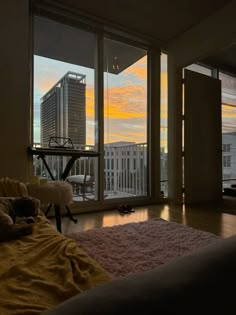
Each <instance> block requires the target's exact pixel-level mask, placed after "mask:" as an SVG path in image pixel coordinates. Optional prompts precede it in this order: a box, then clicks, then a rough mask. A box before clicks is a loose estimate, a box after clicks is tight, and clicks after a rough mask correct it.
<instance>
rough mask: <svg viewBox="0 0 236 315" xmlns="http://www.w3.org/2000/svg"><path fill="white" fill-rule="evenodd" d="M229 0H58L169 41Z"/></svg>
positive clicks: (137, 32) (147, 34)
mask: <svg viewBox="0 0 236 315" xmlns="http://www.w3.org/2000/svg"><path fill="white" fill-rule="evenodd" d="M230 1H231V0H198V1H190V0H178V1H176V0H164V1H163V0H146V1H143V0H142V1H140V0H99V1H97V0H84V1H79V0H57V1H56V2H57V3H58V4H64V5H66V6H70V7H71V8H73V9H75V10H79V11H81V12H83V13H84V14H87V15H90V16H93V17H95V18H98V19H101V20H103V21H106V22H107V24H115V25H116V26H120V27H121V28H124V29H125V30H127V29H129V30H132V31H133V32H134V33H136V34H142V35H143V36H147V37H149V38H153V39H155V40H156V41H161V42H163V43H168V42H169V41H171V40H173V39H174V38H175V37H177V36H179V35H180V34H182V33H183V32H185V31H187V30H188V29H190V28H191V27H193V26H194V25H196V24H198V23H199V22H201V21H202V20H204V19H205V18H207V17H208V16H210V15H212V14H213V13H214V12H216V11H217V10H219V9H221V8H223V7H224V6H225V5H226V4H227V3H229V2H230Z"/></svg>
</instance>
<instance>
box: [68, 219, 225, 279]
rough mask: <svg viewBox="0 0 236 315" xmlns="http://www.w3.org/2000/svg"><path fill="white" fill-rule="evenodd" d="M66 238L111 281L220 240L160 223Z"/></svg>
mask: <svg viewBox="0 0 236 315" xmlns="http://www.w3.org/2000/svg"><path fill="white" fill-rule="evenodd" d="M68 236H70V237H72V238H74V239H75V240H76V242H77V243H78V246H80V247H82V248H83V249H84V250H85V251H86V252H87V253H88V254H89V255H90V256H91V257H93V258H94V259H95V260H97V261H98V262H99V263H100V265H101V266H103V267H104V268H105V269H106V270H107V271H108V272H109V273H110V274H111V275H112V276H113V278H119V277H122V276H125V275H127V274H132V273H137V272H141V271H146V270H150V269H152V268H154V267H156V266H159V265H162V264H164V263H166V262H168V261H170V260H171V259H173V258H176V257H179V256H183V255H187V254H189V253H190V252H192V251H194V250H196V249H198V248H200V247H203V246H207V245H208V244H210V243H212V242H215V241H217V240H219V239H220V237H218V236H216V235H214V234H211V233H208V232H204V231H200V230H196V229H193V228H191V227H188V226H186V225H182V224H178V223H174V222H167V221H165V220H162V219H153V220H148V221H144V222H138V223H128V224H124V225H116V226H112V227H103V228H96V229H92V230H87V231H84V232H76V233H72V234H69V235H68Z"/></svg>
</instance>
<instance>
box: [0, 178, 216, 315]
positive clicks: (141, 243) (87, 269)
mask: <svg viewBox="0 0 236 315" xmlns="http://www.w3.org/2000/svg"><path fill="white" fill-rule="evenodd" d="M24 195H27V189H26V187H25V185H24V184H22V183H19V182H17V181H9V180H4V181H1V180H0V197H1V196H4V197H7V196H13V197H16V196H24ZM35 221H36V222H35V225H34V229H33V234H32V235H28V236H24V237H23V238H21V239H18V240H14V241H10V242H2V243H0V257H1V259H0V283H1V286H0V314H1V315H23V314H24V315H38V314H42V313H44V312H45V311H47V310H49V311H50V310H51V309H52V310H53V309H54V307H55V306H58V305H60V304H61V303H62V302H64V301H66V300H68V299H70V298H71V297H74V296H80V294H81V293H86V292H88V291H90V289H92V290H93V289H96V288H98V287H101V286H102V285H103V284H105V285H106V284H108V283H109V282H114V280H115V279H114V278H119V277H124V276H126V275H128V274H131V273H139V272H142V271H144V270H149V269H152V268H154V266H158V265H161V264H164V263H166V262H167V261H169V260H170V258H171V259H172V258H175V257H177V256H183V255H184V254H187V253H189V252H190V250H195V249H196V248H198V247H202V246H203V245H204V246H206V245H207V244H210V243H212V242H215V241H217V240H218V237H217V236H215V235H210V234H208V233H205V232H200V231H196V230H193V229H191V228H187V227H185V226H184V225H177V224H175V223H171V224H167V222H164V221H163V220H154V221H151V220H149V221H148V222H147V223H139V224H126V225H123V226H117V227H111V228H109V227H107V228H103V229H93V230H91V231H87V232H84V233H76V234H73V233H72V234H71V235H68V236H65V235H63V234H61V233H59V232H58V231H57V230H56V229H55V228H54V227H53V226H52V225H51V224H50V222H49V221H48V219H47V218H46V217H45V215H44V214H43V212H42V211H41V210H39V213H38V215H37V217H36V218H35ZM145 231H149V233H146V232H145ZM152 231H153V232H152ZM154 231H155V233H154ZM166 231H168V233H169V234H168V235H167V234H166V233H167V232H166ZM158 233H159V234H158ZM186 233H187V234H186ZM142 235H143V236H144V235H145V236H146V237H150V238H148V239H147V238H145V239H142V237H141V236H142ZM148 235H149V236H148ZM154 239H155V240H157V243H155V242H154ZM176 239H177V240H178V242H177V243H176ZM186 239H188V240H189V244H188V243H187V242H186ZM126 240H128V242H126ZM136 240H138V242H137V241H136ZM165 241H168V242H167V243H165ZM134 244H135V246H134ZM150 244H152V246H149V245H150ZM160 245H162V246H160ZM109 246H111V247H109ZM131 248H132V249H133V251H132V250H130V249H131ZM143 248H145V251H144V250H143ZM177 249H178V251H176V250H177ZM170 251H171V252H170ZM133 252H134V253H135V255H133V254H134V253H133ZM153 253H154V255H153ZM136 254H137V256H136ZM145 256H147V258H148V259H146V260H145V259H144V258H145ZM122 257H123V258H122Z"/></svg>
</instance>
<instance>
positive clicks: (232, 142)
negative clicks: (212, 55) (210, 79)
mask: <svg viewBox="0 0 236 315" xmlns="http://www.w3.org/2000/svg"><path fill="white" fill-rule="evenodd" d="M219 79H220V80H221V87H222V170H223V176H222V178H223V187H229V186H230V185H231V184H235V183H236V77H233V76H232V75H228V74H226V73H223V72H219Z"/></svg>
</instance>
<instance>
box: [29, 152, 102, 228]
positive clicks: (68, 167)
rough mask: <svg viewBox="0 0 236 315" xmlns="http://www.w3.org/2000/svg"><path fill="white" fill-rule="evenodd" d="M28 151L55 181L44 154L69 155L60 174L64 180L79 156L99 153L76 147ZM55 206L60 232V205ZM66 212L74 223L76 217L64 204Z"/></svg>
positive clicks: (91, 155)
mask: <svg viewBox="0 0 236 315" xmlns="http://www.w3.org/2000/svg"><path fill="white" fill-rule="evenodd" d="M28 152H29V154H31V155H37V156H38V159H41V160H42V161H43V164H44V166H45V167H46V169H47V171H48V173H49V175H50V177H51V179H52V180H53V181H55V177H54V176H53V174H52V172H51V170H50V167H49V166H48V164H47V161H46V159H45V156H47V155H57V156H69V157H70V159H69V160H68V162H67V164H66V167H65V169H64V170H63V172H62V174H61V176H60V177H61V178H60V179H61V180H63V181H64V180H65V179H66V178H67V176H68V175H69V172H70V170H71V168H72V166H73V165H74V162H75V161H76V160H77V159H79V158H81V157H98V156H99V153H98V152H96V151H91V150H77V149H70V148H42V147H28ZM51 206H52V205H49V207H48V208H47V210H46V212H45V215H47V214H48V212H49V210H50V208H51ZM54 208H55V217H56V225H57V230H58V231H59V232H61V211H60V207H59V206H58V205H54ZM65 208H66V211H67V214H68V216H69V218H70V219H71V220H72V221H74V222H75V223H76V222H77V219H75V218H74V217H73V216H72V213H71V211H70V209H69V207H68V206H65Z"/></svg>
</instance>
